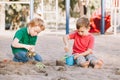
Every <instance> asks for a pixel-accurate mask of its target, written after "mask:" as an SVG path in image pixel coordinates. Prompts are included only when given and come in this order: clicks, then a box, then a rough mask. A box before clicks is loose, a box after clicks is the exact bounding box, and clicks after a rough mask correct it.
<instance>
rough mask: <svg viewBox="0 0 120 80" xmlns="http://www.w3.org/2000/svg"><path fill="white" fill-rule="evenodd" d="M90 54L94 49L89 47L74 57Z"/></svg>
mask: <svg viewBox="0 0 120 80" xmlns="http://www.w3.org/2000/svg"><path fill="white" fill-rule="evenodd" d="M89 54H92V49H88V50H87V51H85V52H83V53H81V54H79V53H78V54H75V56H74V59H77V58H78V57H79V56H87V55H89Z"/></svg>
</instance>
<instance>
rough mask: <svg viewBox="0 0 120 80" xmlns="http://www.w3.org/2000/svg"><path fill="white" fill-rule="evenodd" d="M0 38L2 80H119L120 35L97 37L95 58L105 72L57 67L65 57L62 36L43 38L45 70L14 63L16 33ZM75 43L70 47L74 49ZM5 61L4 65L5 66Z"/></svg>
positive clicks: (40, 48)
mask: <svg viewBox="0 0 120 80" xmlns="http://www.w3.org/2000/svg"><path fill="white" fill-rule="evenodd" d="M3 33H5V34H0V36H1V37H2V38H0V44H1V51H0V61H1V62H0V79H1V80H16V79H17V80H26V79H28V80H78V79H79V80H119V79H120V62H119V61H120V58H119V56H120V54H119V53H120V50H119V45H120V43H119V41H120V36H119V35H116V36H115V35H98V34H97V35H95V39H96V42H95V48H94V54H95V55H96V56H97V57H100V58H101V59H103V61H104V65H103V67H102V69H93V68H91V67H89V68H86V69H85V68H81V67H77V66H76V65H75V66H67V65H62V66H57V65H56V60H61V58H62V57H63V56H64V55H65V52H64V49H63V46H64V45H63V41H62V35H57V36H56V35H55V34H52V35H49V34H45V33H42V34H41V35H39V38H38V42H37V46H36V50H37V51H38V53H40V54H41V56H42V57H43V60H44V61H43V63H44V65H45V68H44V69H38V68H37V67H36V65H35V63H34V62H31V63H26V64H23V63H14V62H12V61H11V59H12V57H13V56H12V52H11V48H10V45H11V41H12V37H13V34H14V32H3ZM72 43H73V42H72V41H71V42H70V45H71V46H72ZM2 61H3V62H2Z"/></svg>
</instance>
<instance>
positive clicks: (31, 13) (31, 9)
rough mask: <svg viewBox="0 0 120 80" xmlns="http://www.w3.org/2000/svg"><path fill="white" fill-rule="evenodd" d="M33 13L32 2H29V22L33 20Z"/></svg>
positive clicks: (32, 0)
mask: <svg viewBox="0 0 120 80" xmlns="http://www.w3.org/2000/svg"><path fill="white" fill-rule="evenodd" d="M33 12H34V0H30V20H32V19H33Z"/></svg>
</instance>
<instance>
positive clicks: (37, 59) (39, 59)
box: [34, 54, 42, 62]
mask: <svg viewBox="0 0 120 80" xmlns="http://www.w3.org/2000/svg"><path fill="white" fill-rule="evenodd" d="M34 59H35V60H36V61H38V62H42V57H41V56H40V55H39V54H36V55H35V56H34Z"/></svg>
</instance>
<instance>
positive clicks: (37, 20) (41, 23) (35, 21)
mask: <svg viewBox="0 0 120 80" xmlns="http://www.w3.org/2000/svg"><path fill="white" fill-rule="evenodd" d="M28 25H29V26H30V27H34V26H39V27H40V28H41V29H42V30H45V25H44V21H43V20H42V19H40V18H34V19H32V20H31V21H30V22H29V23H28Z"/></svg>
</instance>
